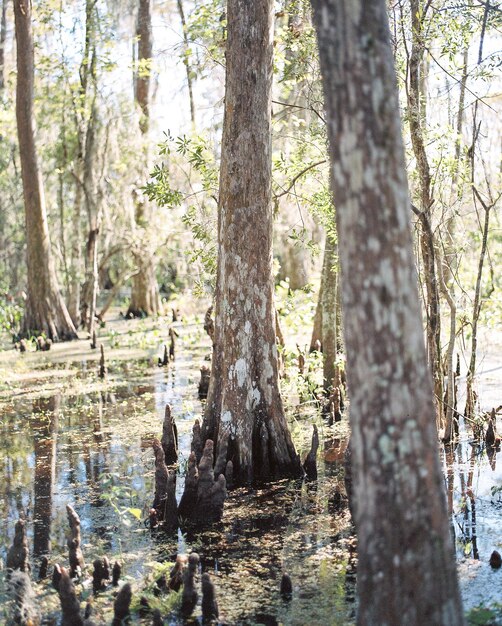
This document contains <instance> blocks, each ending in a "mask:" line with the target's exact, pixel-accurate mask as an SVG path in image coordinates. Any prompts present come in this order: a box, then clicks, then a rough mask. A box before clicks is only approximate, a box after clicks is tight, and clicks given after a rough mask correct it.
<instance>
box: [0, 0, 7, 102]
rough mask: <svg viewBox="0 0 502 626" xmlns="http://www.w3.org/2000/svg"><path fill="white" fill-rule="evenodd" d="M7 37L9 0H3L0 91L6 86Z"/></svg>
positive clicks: (0, 25)
mask: <svg viewBox="0 0 502 626" xmlns="http://www.w3.org/2000/svg"><path fill="white" fill-rule="evenodd" d="M6 38H7V0H2V14H1V17H0V92H1V91H2V90H3V89H4V88H5V39H6Z"/></svg>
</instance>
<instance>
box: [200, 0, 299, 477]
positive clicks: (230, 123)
mask: <svg viewBox="0 0 502 626" xmlns="http://www.w3.org/2000/svg"><path fill="white" fill-rule="evenodd" d="M272 17H273V2H272V1H271V0H256V1H255V2H252V3H250V2H244V0H229V2H228V5H227V21H228V40H227V57H226V90H225V116H224V123H223V139H222V157H221V172H220V194H219V200H220V205H219V217H218V243H219V251H218V269H217V281H216V306H215V314H216V315H215V335H214V350H213V362H212V375H211V380H210V384H209V395H208V400H207V406H206V412H205V416H204V424H203V437H204V439H213V440H214V441H215V445H216V457H217V458H218V459H219V458H220V457H221V451H222V449H225V450H226V455H227V459H228V460H231V461H232V462H233V467H234V480H235V481H236V483H241V484H242V483H248V482H250V481H252V480H253V479H255V478H264V479H268V478H271V477H278V476H293V475H295V476H296V475H298V474H299V473H300V471H301V468H300V462H299V459H298V456H297V454H296V452H295V449H294V446H293V443H292V440H291V436H290V433H289V430H288V426H287V423H286V419H285V416H284V410H283V406H282V400H281V396H280V393H279V384H278V358H277V346H276V334H275V319H274V302H273V280H272V227H273V223H272V221H273V216H272V205H271V140H270V134H271V88H272V52H273V28H272ZM264 438H266V440H267V445H266V446H265V445H263V442H264ZM266 468H270V470H269V472H267V471H266Z"/></svg>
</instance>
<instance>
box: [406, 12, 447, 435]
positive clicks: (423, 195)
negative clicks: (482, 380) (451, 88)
mask: <svg viewBox="0 0 502 626" xmlns="http://www.w3.org/2000/svg"><path fill="white" fill-rule="evenodd" d="M410 8H411V33H412V34H411V39H412V47H411V54H410V58H409V87H408V90H407V94H408V119H409V124H410V136H411V144H412V148H413V153H414V155H415V161H416V167H417V172H418V179H419V190H420V193H419V198H420V210H421V212H422V213H423V216H424V218H426V219H427V221H428V223H429V226H430V223H431V210H432V204H433V197H432V182H431V174H430V168H429V161H428V158H427V152H426V149H425V142H424V123H425V109H424V93H423V92H422V91H421V86H422V85H423V79H422V75H423V66H424V52H425V45H424V40H423V37H424V35H423V20H424V18H425V9H424V7H423V2H422V0H410ZM420 224H421V226H422V232H421V234H420V250H421V253H422V259H423V269H424V281H425V289H426V298H427V301H426V303H425V309H426V328H427V349H428V354H429V366H430V368H431V373H432V379H433V385H434V396H435V404H436V407H437V411H436V421H437V425H438V428H443V427H444V416H443V408H442V397H443V372H442V364H441V312H440V306H439V287H438V281H437V270H436V254H435V238H434V232H433V230H432V228H424V221H423V220H420Z"/></svg>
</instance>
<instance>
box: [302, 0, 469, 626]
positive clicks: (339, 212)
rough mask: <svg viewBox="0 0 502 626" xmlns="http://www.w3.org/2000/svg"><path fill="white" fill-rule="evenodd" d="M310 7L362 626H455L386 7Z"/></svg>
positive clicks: (456, 598)
mask: <svg viewBox="0 0 502 626" xmlns="http://www.w3.org/2000/svg"><path fill="white" fill-rule="evenodd" d="M312 4H313V7H314V21H315V25H316V30H317V35H318V43H319V55H320V62H321V72H322V76H323V83H324V94H325V106H326V110H327V115H328V125H327V126H328V134H329V144H330V155H331V160H332V179H333V187H334V196H335V203H336V218H337V228H338V247H339V255H340V264H341V272H342V303H343V308H344V311H345V316H344V328H345V343H346V351H347V377H348V384H349V390H350V399H351V406H350V419H351V432H352V439H351V449H352V476H353V489H354V521H355V525H356V528H357V533H358V553H359V561H358V591H359V613H358V623H359V624H372V625H378V624H386V625H395V626H397V625H400V624H407V625H417V626H418V625H419V624H438V625H446V624H448V625H453V624H458V625H461V624H463V623H464V616H463V612H462V604H461V600H460V594H459V589H458V582H457V574H456V568H455V560H454V554H453V547H452V542H451V538H450V534H449V526H448V516H447V511H446V502H445V497H444V484H443V476H442V472H441V467H440V463H439V456H438V449H437V434H436V428H435V420H434V405H433V397H432V386H431V376H430V372H429V370H428V367H427V359H426V353H425V346H424V341H423V333H422V325H421V315H420V306H419V299H418V289H417V277H416V273H415V269H414V262H413V251H412V240H411V230H410V201H409V196H408V188H407V180H406V171H405V161H404V150H403V144H402V137H401V126H400V120H399V108H398V99H397V85H396V79H395V73H394V64H393V58H392V51H391V46H390V33H389V27H388V22H387V14H386V2H385V0H372V1H371V2H370V1H367V2H360V1H358V2H354V1H353V0H312Z"/></svg>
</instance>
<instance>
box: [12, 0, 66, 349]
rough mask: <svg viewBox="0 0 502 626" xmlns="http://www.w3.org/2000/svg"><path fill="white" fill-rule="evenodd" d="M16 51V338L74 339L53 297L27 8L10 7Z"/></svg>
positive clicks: (22, 1)
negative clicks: (21, 281) (19, 214)
mask: <svg viewBox="0 0 502 626" xmlns="http://www.w3.org/2000/svg"><path fill="white" fill-rule="evenodd" d="M14 16H15V23H16V49H17V88H16V118H17V134H18V139H19V155H20V159H21V174H22V180H23V195H24V208H25V226H26V262H27V276H28V285H27V300H26V308H25V314H24V318H23V322H22V327H21V332H22V333H23V334H24V335H30V334H39V333H45V335H46V336H47V337H49V338H50V339H52V340H53V341H58V340H66V339H75V338H76V337H77V333H76V331H75V327H74V325H73V322H72V321H71V318H70V315H69V313H68V311H67V309H66V306H65V304H64V302H63V298H62V297H61V294H60V292H59V285H58V281H57V277H56V270H55V267H54V261H53V257H52V253H51V244H50V239H49V228H48V224H47V211H46V207H45V197H44V189H43V183H42V176H41V173H40V170H39V167H38V158H37V151H36V146H35V133H34V119H33V83H34V67H33V59H34V53H33V33H32V27H31V4H30V3H29V2H28V1H27V0H15V1H14Z"/></svg>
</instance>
